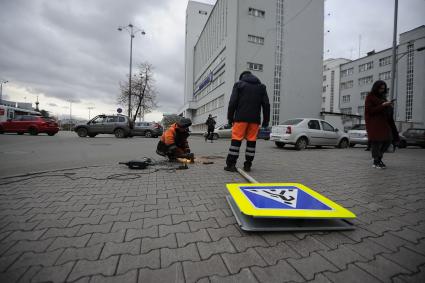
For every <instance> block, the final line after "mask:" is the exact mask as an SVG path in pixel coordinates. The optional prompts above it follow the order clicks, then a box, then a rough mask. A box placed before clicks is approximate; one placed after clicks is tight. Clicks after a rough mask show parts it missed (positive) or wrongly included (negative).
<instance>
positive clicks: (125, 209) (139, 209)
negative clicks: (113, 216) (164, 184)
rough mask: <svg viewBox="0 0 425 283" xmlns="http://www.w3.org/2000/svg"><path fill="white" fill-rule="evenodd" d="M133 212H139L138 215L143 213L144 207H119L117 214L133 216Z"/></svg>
mask: <svg viewBox="0 0 425 283" xmlns="http://www.w3.org/2000/svg"><path fill="white" fill-rule="evenodd" d="M114 209H118V208H114ZM135 212H140V213H143V212H145V206H144V205H139V206H132V207H121V208H119V213H120V214H126V213H130V214H133V213H135Z"/></svg>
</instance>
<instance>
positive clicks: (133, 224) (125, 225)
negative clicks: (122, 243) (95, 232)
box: [111, 219, 144, 232]
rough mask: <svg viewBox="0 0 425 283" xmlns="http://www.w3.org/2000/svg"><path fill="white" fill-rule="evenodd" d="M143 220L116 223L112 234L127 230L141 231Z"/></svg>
mask: <svg viewBox="0 0 425 283" xmlns="http://www.w3.org/2000/svg"><path fill="white" fill-rule="evenodd" d="M143 222H144V220H143V219H139V220H134V221H128V222H115V223H114V226H112V230H111V231H112V232H115V231H119V230H127V229H133V228H134V229H141V228H142V227H143Z"/></svg>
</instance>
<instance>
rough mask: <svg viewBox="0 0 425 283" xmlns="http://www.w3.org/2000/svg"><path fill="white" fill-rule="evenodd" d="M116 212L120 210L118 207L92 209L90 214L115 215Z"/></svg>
mask: <svg viewBox="0 0 425 283" xmlns="http://www.w3.org/2000/svg"><path fill="white" fill-rule="evenodd" d="M118 212H120V209H119V208H118V207H117V208H108V209H94V210H93V212H92V214H90V216H104V215H117V214H118ZM121 214H125V212H122V213H121Z"/></svg>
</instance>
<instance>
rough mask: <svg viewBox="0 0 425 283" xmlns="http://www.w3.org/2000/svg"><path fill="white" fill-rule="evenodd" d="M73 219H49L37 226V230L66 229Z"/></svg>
mask: <svg viewBox="0 0 425 283" xmlns="http://www.w3.org/2000/svg"><path fill="white" fill-rule="evenodd" d="M70 221H71V219H48V220H43V221H41V223H40V224H39V225H37V228H36V229H44V228H64V227H66V226H67V225H68V223H69V222H70Z"/></svg>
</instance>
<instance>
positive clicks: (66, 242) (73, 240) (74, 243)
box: [48, 235, 91, 251]
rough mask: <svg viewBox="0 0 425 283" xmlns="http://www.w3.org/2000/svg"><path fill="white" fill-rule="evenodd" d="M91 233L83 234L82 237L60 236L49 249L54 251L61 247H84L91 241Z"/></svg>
mask: <svg viewBox="0 0 425 283" xmlns="http://www.w3.org/2000/svg"><path fill="white" fill-rule="evenodd" d="M90 237H91V235H83V236H80V237H70V238H67V237H58V238H56V239H55V241H54V242H53V243H52V244H51V245H50V246H49V248H48V250H49V251H53V250H56V249H60V248H69V247H74V248H82V247H84V246H85V245H86V244H87V242H88V241H89V239H90Z"/></svg>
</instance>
